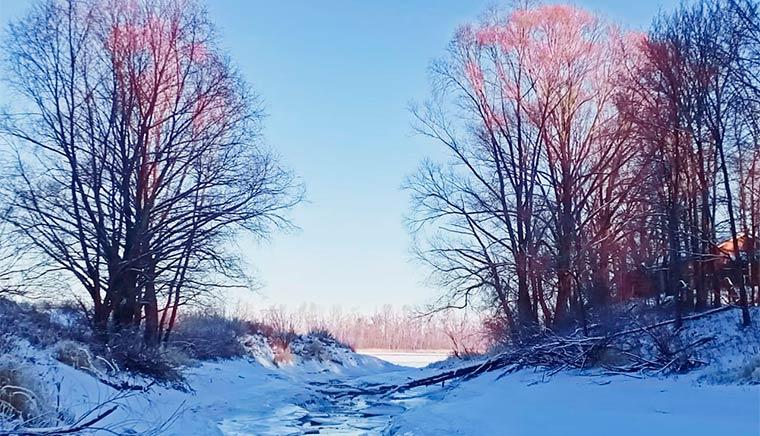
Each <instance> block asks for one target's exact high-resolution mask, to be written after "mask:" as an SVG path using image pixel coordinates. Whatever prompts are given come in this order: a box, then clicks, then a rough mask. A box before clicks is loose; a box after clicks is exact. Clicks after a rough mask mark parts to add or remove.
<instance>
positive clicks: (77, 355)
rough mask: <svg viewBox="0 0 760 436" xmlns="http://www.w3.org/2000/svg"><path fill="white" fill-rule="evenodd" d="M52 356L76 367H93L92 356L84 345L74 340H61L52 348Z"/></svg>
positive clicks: (90, 368)
mask: <svg viewBox="0 0 760 436" xmlns="http://www.w3.org/2000/svg"><path fill="white" fill-rule="evenodd" d="M53 357H54V358H55V359H56V360H58V361H59V362H61V363H63V364H65V365H68V366H70V367H72V368H76V369H86V370H92V369H93V358H92V354H91V353H90V351H89V349H88V348H87V346H86V345H84V344H81V343H78V342H74V341H61V342H59V343H58V344H56V345H55V348H54V349H53Z"/></svg>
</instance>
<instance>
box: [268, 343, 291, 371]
mask: <svg viewBox="0 0 760 436" xmlns="http://www.w3.org/2000/svg"><path fill="white" fill-rule="evenodd" d="M272 353H274V363H275V364H276V365H277V366H280V365H287V364H290V363H293V353H292V352H291V351H290V346H285V347H282V346H279V345H273V346H272Z"/></svg>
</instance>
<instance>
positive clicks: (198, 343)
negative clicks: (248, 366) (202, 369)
mask: <svg viewBox="0 0 760 436" xmlns="http://www.w3.org/2000/svg"><path fill="white" fill-rule="evenodd" d="M248 330H249V328H248V325H247V324H246V322H245V321H242V320H240V319H236V318H227V317H225V316H224V315H223V314H220V313H217V312H207V313H196V314H189V315H185V316H183V317H182V318H181V319H180V320H178V322H177V328H176V331H175V334H174V337H173V339H172V345H173V346H174V347H176V348H178V349H181V350H184V351H185V352H186V353H187V354H188V355H190V356H191V357H194V358H196V359H200V360H214V359H229V358H233V357H241V356H244V355H245V348H244V347H243V346H242V345H241V344H240V339H239V338H241V337H243V336H244V335H245V334H247V333H248Z"/></svg>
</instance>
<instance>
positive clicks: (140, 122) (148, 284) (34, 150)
mask: <svg viewBox="0 0 760 436" xmlns="http://www.w3.org/2000/svg"><path fill="white" fill-rule="evenodd" d="M6 53H7V55H8V57H9V59H10V60H11V63H10V67H11V68H10V69H11V81H12V84H13V85H14V87H15V89H16V90H17V91H18V93H19V95H20V96H21V97H22V98H23V100H24V102H25V104H26V106H27V108H28V111H27V113H26V114H24V116H21V115H20V114H19V115H13V114H11V115H9V116H8V117H7V120H8V122H7V123H5V126H4V130H5V133H6V134H7V135H8V136H9V137H10V138H12V140H13V141H14V144H15V145H16V146H17V148H18V150H19V154H18V155H19V158H18V159H17V164H16V173H15V175H14V176H15V178H14V181H13V182H12V183H11V184H9V186H8V188H7V190H6V192H5V194H6V197H7V200H8V201H9V204H10V210H11V212H10V213H9V218H8V221H9V222H10V223H11V224H12V225H13V227H14V228H15V229H16V232H17V233H18V235H19V237H20V240H24V241H27V243H29V244H31V246H32V247H34V249H35V250H34V251H35V252H36V254H37V256H38V257H39V258H40V259H45V261H46V262H48V263H50V264H52V265H53V267H51V269H53V270H63V271H65V272H67V273H69V274H70V275H71V277H73V278H75V279H76V281H77V282H78V284H79V285H81V287H83V288H84V289H85V290H86V292H87V294H88V295H89V297H90V306H91V307H92V321H93V325H94V326H95V327H96V329H97V330H98V331H99V332H100V333H101V334H103V335H104V336H105V335H106V334H107V333H108V332H109V331H111V332H113V331H120V330H124V329H127V330H128V331H129V332H132V331H133V330H134V329H135V328H137V327H139V328H141V329H142V332H143V334H144V340H145V342H146V343H148V344H156V343H158V341H159V340H160V339H161V338H162V337H163V338H164V339H166V338H167V337H168V335H169V333H170V331H171V328H172V325H173V323H174V320H175V318H176V314H177V311H178V308H179V307H180V306H182V305H184V304H187V303H188V302H190V301H192V300H193V299H196V298H198V297H199V296H201V295H208V293H209V291H212V290H215V289H216V290H218V289H223V288H225V287H229V286H246V284H247V283H248V279H247V278H246V277H245V275H244V274H242V271H241V270H240V268H239V267H238V263H237V261H236V256H235V254H234V253H233V252H230V251H229V249H228V247H229V246H230V243H229V238H230V236H231V235H233V234H234V232H236V231H237V230H240V229H242V230H247V231H251V232H252V233H253V234H255V235H259V236H264V235H266V234H268V233H269V232H270V231H271V230H272V229H274V228H277V227H281V226H287V225H288V221H287V219H286V218H285V217H284V215H283V214H284V213H285V212H286V211H287V210H288V209H289V208H290V207H292V206H293V205H294V204H295V203H297V202H298V200H299V198H300V188H299V187H298V185H297V184H296V183H294V179H293V177H292V176H291V175H290V174H289V173H287V172H286V171H283V170H282V169H281V168H280V167H279V165H278V164H277V162H276V160H275V159H274V158H273V156H272V154H271V153H270V152H269V151H268V149H267V148H266V146H265V145H264V144H262V142H261V140H260V138H259V134H258V131H259V128H260V123H261V117H262V115H261V111H260V109H259V108H258V103H257V100H256V97H255V96H254V95H253V94H252V93H251V91H250V89H249V88H248V87H247V85H246V84H245V83H244V82H243V80H242V79H241V77H240V76H239V74H238V73H237V72H236V70H235V68H234V66H233V65H231V63H230V61H229V60H228V58H227V56H226V55H225V54H224V53H223V52H222V51H221V50H220V49H219V48H218V45H217V43H216V39H215V31H214V27H213V25H212V24H211V23H210V22H209V21H208V18H207V16H206V13H205V11H204V10H203V9H201V8H200V7H199V6H198V5H197V4H196V3H194V2H193V1H189V0H188V1H178V2H162V1H158V2H154V1H148V0H129V1H108V0H98V1H92V2H80V1H75V0H49V1H43V2H41V3H39V4H37V5H36V6H35V7H34V9H33V11H32V12H31V13H30V14H29V15H28V16H26V17H25V18H22V19H21V20H19V21H18V22H16V23H14V24H12V25H11V27H10V35H9V38H8V40H7V41H6ZM159 301H161V303H159ZM130 334H131V333H130Z"/></svg>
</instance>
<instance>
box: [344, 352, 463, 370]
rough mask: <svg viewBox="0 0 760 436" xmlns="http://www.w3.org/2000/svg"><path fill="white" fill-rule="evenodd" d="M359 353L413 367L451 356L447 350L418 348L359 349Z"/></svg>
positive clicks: (419, 366)
mask: <svg viewBox="0 0 760 436" xmlns="http://www.w3.org/2000/svg"><path fill="white" fill-rule="evenodd" d="M356 352H357V353H359V354H364V355H367V356H372V357H376V358H378V359H381V360H385V361H386V362H390V363H392V364H394V365H399V366H409V367H412V368H422V367H425V366H428V365H430V364H431V363H433V362H439V361H441V360H444V359H446V358H447V357H449V354H450V353H449V352H448V351H446V350H417V351H398V350H381V349H359V350H356Z"/></svg>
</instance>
